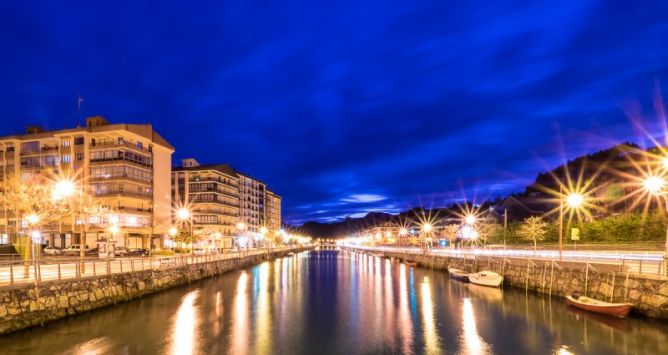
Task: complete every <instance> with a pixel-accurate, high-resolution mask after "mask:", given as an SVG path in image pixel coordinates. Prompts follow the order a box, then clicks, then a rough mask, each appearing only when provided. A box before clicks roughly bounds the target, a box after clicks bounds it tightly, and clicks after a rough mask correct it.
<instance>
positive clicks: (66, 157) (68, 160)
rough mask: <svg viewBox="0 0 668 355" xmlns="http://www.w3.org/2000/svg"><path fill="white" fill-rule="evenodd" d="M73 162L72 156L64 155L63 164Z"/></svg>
mask: <svg viewBox="0 0 668 355" xmlns="http://www.w3.org/2000/svg"><path fill="white" fill-rule="evenodd" d="M71 161H72V156H70V155H69V154H66V155H63V163H69V162H71Z"/></svg>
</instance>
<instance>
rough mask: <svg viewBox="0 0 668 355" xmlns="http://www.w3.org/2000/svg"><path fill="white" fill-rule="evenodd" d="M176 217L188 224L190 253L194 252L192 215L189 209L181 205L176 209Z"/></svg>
mask: <svg viewBox="0 0 668 355" xmlns="http://www.w3.org/2000/svg"><path fill="white" fill-rule="evenodd" d="M176 218H178V219H179V220H180V221H182V222H184V223H188V224H189V226H190V254H195V235H194V234H193V229H194V228H193V224H194V221H193V215H192V213H191V212H190V210H189V209H187V208H185V207H182V208H179V209H178V210H177V211H176Z"/></svg>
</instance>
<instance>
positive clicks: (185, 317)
mask: <svg viewBox="0 0 668 355" xmlns="http://www.w3.org/2000/svg"><path fill="white" fill-rule="evenodd" d="M197 296H199V291H197V290H196V291H191V292H189V293H188V294H186V295H185V296H184V297H183V301H181V305H180V306H179V309H178V310H177V311H176V316H175V317H174V322H173V323H172V329H173V331H172V333H171V336H170V340H171V341H172V347H171V353H172V354H179V355H188V354H193V353H195V352H196V349H197V342H198V339H197V336H196V334H195V333H196V331H197V329H196V327H197V322H198V320H197V317H198V310H197V309H196V308H195V300H196V299H197Z"/></svg>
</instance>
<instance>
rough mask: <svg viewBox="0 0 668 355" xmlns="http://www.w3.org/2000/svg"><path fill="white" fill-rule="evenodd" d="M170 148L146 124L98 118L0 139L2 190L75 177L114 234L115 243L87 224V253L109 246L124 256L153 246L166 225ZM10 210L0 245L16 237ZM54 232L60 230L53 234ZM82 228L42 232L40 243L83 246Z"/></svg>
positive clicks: (3, 217)
mask: <svg viewBox="0 0 668 355" xmlns="http://www.w3.org/2000/svg"><path fill="white" fill-rule="evenodd" d="M173 153H174V147H172V146H171V145H170V144H169V143H168V142H167V141H166V140H165V139H164V138H162V137H161V136H160V135H159V134H158V133H157V132H156V131H154V130H153V127H152V126H151V125H150V124H110V123H109V122H107V120H106V119H104V118H103V117H101V116H95V117H89V118H87V119H86V126H85V127H77V128H72V129H63V130H57V131H45V130H43V129H41V128H39V127H30V128H29V129H28V132H27V133H26V134H22V135H15V136H8V137H2V138H0V183H2V184H3V185H2V186H4V187H6V184H7V183H8V182H9V181H11V180H12V179H16V180H21V181H24V182H28V181H32V180H34V179H39V178H47V179H48V178H49V177H50V176H55V175H56V174H63V175H66V176H73V177H76V180H77V185H79V186H80V188H82V189H85V190H87V192H88V193H90V195H91V196H92V198H93V199H94V200H96V202H98V203H100V204H101V205H103V206H106V207H108V208H110V209H111V210H112V211H113V213H114V215H115V216H114V217H115V218H114V219H115V220H116V221H115V224H117V225H118V227H119V232H118V233H115V234H114V235H113V236H112V235H109V233H108V232H107V230H106V229H105V228H103V227H102V223H99V224H98V223H95V222H94V221H93V222H92V223H91V224H90V228H89V231H88V234H87V235H86V238H85V239H86V244H87V245H88V246H89V247H94V246H96V245H97V241H98V240H105V239H107V240H108V239H113V240H115V241H116V245H117V246H118V245H120V246H125V247H128V248H149V246H151V245H153V246H157V245H156V244H159V243H160V238H161V237H162V236H164V235H165V234H166V233H167V232H168V230H169V228H170V225H171V205H172V203H171V191H170V177H171V165H172V164H171V157H172V154H173ZM22 225H24V223H23V221H17V218H16V217H15V216H13V215H12V213H11V208H3V211H2V213H0V233H2V234H1V235H2V240H0V242H4V243H11V242H13V241H15V237H16V236H17V235H19V234H20V233H21V226H22ZM55 225H57V227H56V226H55ZM81 225H82V223H81V221H75V220H74V218H66V219H65V220H63V221H59V222H58V223H55V224H52V225H51V226H48V227H45V230H44V231H43V233H42V235H43V238H44V240H43V242H44V243H46V244H49V245H53V246H56V247H67V246H68V245H70V244H73V243H80V242H81V240H82V238H81V234H82V227H81Z"/></svg>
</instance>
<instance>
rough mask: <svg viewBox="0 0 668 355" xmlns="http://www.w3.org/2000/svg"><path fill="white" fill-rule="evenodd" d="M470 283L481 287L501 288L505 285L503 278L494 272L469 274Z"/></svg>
mask: <svg viewBox="0 0 668 355" xmlns="http://www.w3.org/2000/svg"><path fill="white" fill-rule="evenodd" d="M469 282H471V283H472V284H476V285H481V286H489V287H499V286H501V284H502V283H503V276H501V275H499V274H497V273H495V272H493V271H480V272H476V273H473V274H469Z"/></svg>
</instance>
